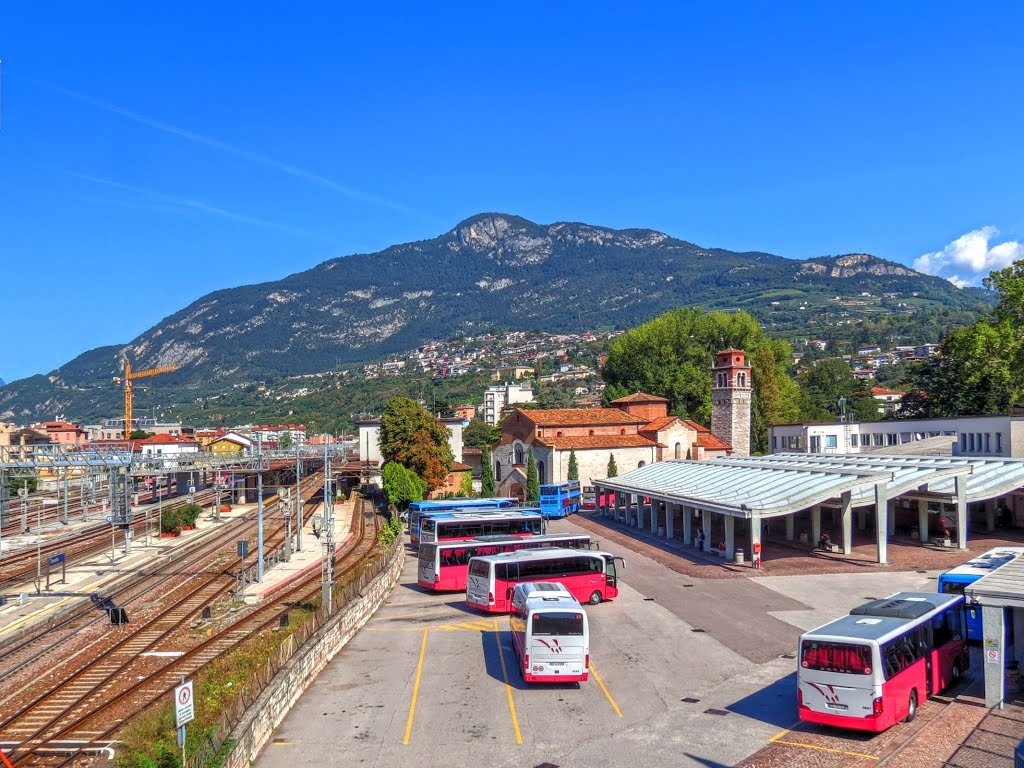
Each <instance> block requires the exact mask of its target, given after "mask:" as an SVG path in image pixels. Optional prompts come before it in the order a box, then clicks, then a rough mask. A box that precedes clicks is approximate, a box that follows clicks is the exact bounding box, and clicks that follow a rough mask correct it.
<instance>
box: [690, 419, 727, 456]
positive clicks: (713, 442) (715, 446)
mask: <svg viewBox="0 0 1024 768" xmlns="http://www.w3.org/2000/svg"><path fill="white" fill-rule="evenodd" d="M683 423H684V424H686V425H687V426H690V427H692V428H693V429H695V430H697V445H699V446H700V447H701V448H703V449H704V450H706V451H731V450H732V446H731V445H729V444H728V443H727V442H725V441H724V440H721V439H720V438H718V437H716V436H715V435H713V434H711V430H710V429H708V428H707V427H705V426H704V425H703V424H698V423H697V422H696V421H692V420H690V419H684V420H683Z"/></svg>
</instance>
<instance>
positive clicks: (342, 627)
mask: <svg viewBox="0 0 1024 768" xmlns="http://www.w3.org/2000/svg"><path fill="white" fill-rule="evenodd" d="M404 564H405V547H404V546H401V544H399V545H398V546H397V547H395V549H394V555H393V556H392V560H391V562H390V563H389V564H388V567H387V569H385V570H384V571H383V572H381V574H380V575H379V576H377V578H375V579H374V580H373V581H371V582H370V583H369V584H368V585H367V586H366V588H365V589H363V594H362V596H361V597H358V598H356V599H355V600H353V601H351V602H350V603H349V604H348V605H346V606H345V607H344V608H343V609H342V610H341V611H339V613H338V614H337V615H336V616H335V617H334V618H333V619H331V621H330V623H328V624H327V625H326V626H325V627H324V628H323V629H321V630H320V632H319V633H318V634H316V635H314V636H313V637H312V638H311V639H310V640H309V642H308V643H306V645H305V646H304V647H303V648H302V649H300V650H299V651H298V652H297V653H296V654H295V656H294V657H292V659H291V660H290V661H289V662H288V663H287V664H286V665H285V666H284V668H283V669H282V670H281V671H280V673H278V674H277V675H276V676H275V677H274V680H273V682H272V683H271V684H270V685H269V686H267V688H266V689H265V690H264V691H263V693H261V694H260V696H259V698H258V699H257V700H256V703H255V704H253V706H251V707H249V709H248V710H247V711H246V713H245V717H244V718H243V719H242V722H240V723H239V724H238V725H237V726H236V727H235V728H234V730H233V731H232V732H231V735H230V736H229V737H228V738H229V739H231V740H233V741H234V742H235V745H234V747H232V749H231V753H230V754H229V755H228V757H227V760H226V762H225V768H248V766H250V765H252V764H253V763H254V762H255V761H256V755H257V754H259V751H260V750H261V749H262V748H263V746H264V745H265V744H266V743H267V742H268V741H270V738H271V736H272V735H273V733H274V729H275V728H276V727H277V726H278V725H279V724H280V723H281V721H282V720H283V719H284V716H285V715H286V714H288V711H289V710H290V709H291V708H292V706H294V704H295V702H296V701H298V700H299V697H300V696H301V695H302V694H303V693H304V692H305V690H306V688H308V687H309V685H310V684H311V683H312V682H313V681H314V680H315V679H316V677H317V675H319V674H320V672H322V671H323V669H324V667H326V666H327V663H328V662H329V661H330V660H331V659H333V658H334V656H335V655H336V654H337V653H338V652H339V651H340V650H341V649H342V648H344V647H345V645H347V644H348V641H349V640H351V639H352V637H353V636H354V635H355V634H356V632H358V631H359V628H360V627H362V626H363V625H364V624H365V623H366V622H367V621H369V620H370V617H371V616H373V614H374V613H375V612H376V610H377V609H378V608H379V607H380V606H381V604H382V603H383V602H384V600H385V599H386V598H387V596H388V595H390V594H391V590H392V589H393V588H394V586H395V584H397V583H398V579H399V576H400V575H401V573H402V567H403V565H404Z"/></svg>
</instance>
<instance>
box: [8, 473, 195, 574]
mask: <svg viewBox="0 0 1024 768" xmlns="http://www.w3.org/2000/svg"><path fill="white" fill-rule="evenodd" d="M214 499H215V492H214V491H202V492H200V493H197V494H195V496H194V501H195V503H197V504H200V505H202V504H211V503H213V501H214ZM176 502H177V503H175V504H173V505H171V506H168V507H166V508H165V509H175V508H177V507H180V506H184V505H185V504H187V503H189V502H188V500H187V498H178V499H176ZM149 524H150V520H148V519H146V518H144V517H139V518H137V519H136V520H134V521H133V522H132V524H131V529H132V531H133V532H135V533H139V532H145V530H146V526H147V525H149ZM37 535H41V533H37ZM109 549H110V524H109V523H107V522H97V523H95V524H94V525H90V526H88V527H86V528H78V529H77V530H75V531H71V532H68V533H62V534H60V535H58V536H55V537H52V538H50V539H48V540H46V541H45V542H43V543H42V544H41V545H39V546H38V551H37V547H36V546H33V545H29V546H26V547H25V548H23V549H18V550H15V551H13V552H10V553H8V554H6V555H4V556H3V557H2V558H0V592H2V591H4V590H8V589H12V588H13V587H15V586H17V585H18V584H22V583H25V582H27V581H30V580H31V579H33V578H34V577H35V575H36V570H37V566H38V562H39V560H40V559H43V558H48V557H49V556H50V555H55V554H58V553H64V554H65V556H66V558H67V561H66V562H67V563H68V564H69V565H70V564H72V563H74V562H76V561H79V560H83V559H85V558H88V557H92V556H94V555H97V554H101V553H103V552H107V551H109Z"/></svg>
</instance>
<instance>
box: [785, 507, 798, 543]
mask: <svg viewBox="0 0 1024 768" xmlns="http://www.w3.org/2000/svg"><path fill="white" fill-rule="evenodd" d="M795 523H796V512H794V513H793V514H791V515H786V541H792V540H793V537H794V530H795V528H796V525H795Z"/></svg>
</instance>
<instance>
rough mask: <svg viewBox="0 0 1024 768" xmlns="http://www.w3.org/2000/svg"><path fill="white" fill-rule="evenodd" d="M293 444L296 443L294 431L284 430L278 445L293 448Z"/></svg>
mask: <svg viewBox="0 0 1024 768" xmlns="http://www.w3.org/2000/svg"><path fill="white" fill-rule="evenodd" d="M293 444H294V443H293V441H292V433H291V432H282V433H281V439H280V441H278V443H277V447H278V448H291V447H292V445H293Z"/></svg>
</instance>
